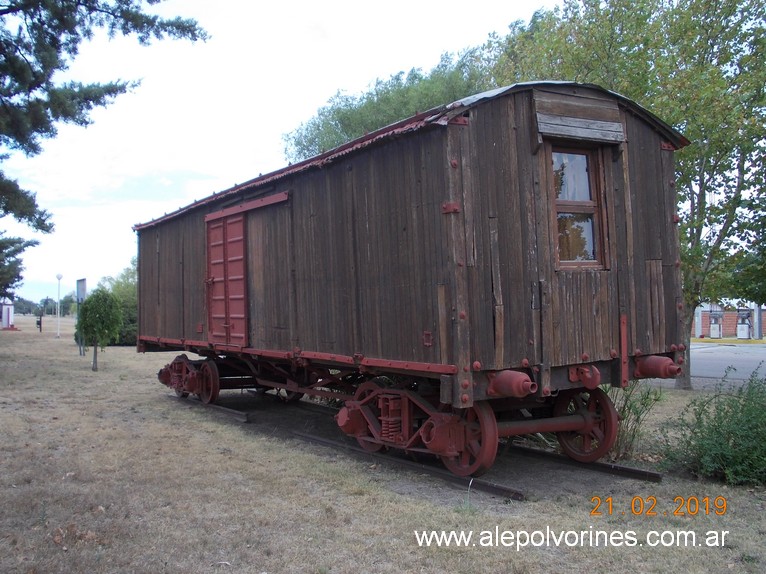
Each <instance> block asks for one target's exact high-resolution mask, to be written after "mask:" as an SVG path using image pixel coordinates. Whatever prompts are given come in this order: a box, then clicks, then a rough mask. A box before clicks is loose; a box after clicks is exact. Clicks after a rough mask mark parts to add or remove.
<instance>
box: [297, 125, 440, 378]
mask: <svg viewBox="0 0 766 574" xmlns="http://www.w3.org/2000/svg"><path fill="white" fill-rule="evenodd" d="M443 136H444V130H442V129H439V130H434V131H433V132H422V134H419V136H418V137H413V138H403V139H400V140H395V141H392V142H388V143H386V144H383V145H381V146H377V147H376V148H375V149H374V150H365V151H363V152H361V153H359V154H357V155H356V156H354V157H353V158H352V159H350V160H348V162H344V163H340V164H336V165H330V166H328V167H327V168H325V169H322V170H320V171H317V172H313V173H311V174H308V175H305V176H303V177H300V178H296V179H295V180H294V182H293V183H294V187H293V195H292V199H291V202H292V205H293V210H294V211H293V221H294V226H293V234H294V246H295V285H296V315H297V320H296V323H297V337H296V339H297V340H298V346H300V347H301V348H302V349H303V350H306V351H321V352H337V353H340V354H344V355H353V354H354V353H362V354H364V355H365V356H368V357H377V358H388V359H397V360H410V361H420V362H433V363H438V362H441V360H442V355H441V352H442V351H443V350H444V348H445V346H444V344H443V341H442V340H441V339H440V336H441V335H440V334H443V333H444V329H440V325H439V308H438V300H439V291H440V288H439V285H446V284H447V283H448V281H447V277H446V276H445V273H444V268H443V267H444V264H445V254H444V240H445V236H444V227H443V226H444V221H443V220H444V218H445V217H446V216H445V215H443V214H442V213H441V203H442V198H443V194H444V189H445V187H444V179H443V177H444V176H443V174H444V140H443ZM447 331H449V329H447Z"/></svg>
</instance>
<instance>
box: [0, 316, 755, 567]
mask: <svg viewBox="0 0 766 574" xmlns="http://www.w3.org/2000/svg"><path fill="white" fill-rule="evenodd" d="M16 319H17V326H18V327H20V329H21V330H20V331H2V332H0V438H1V439H2V440H1V441H0V572H3V573H6V572H7V573H22V574H31V573H35V574H47V573H59V572H60V573H64V572H67V573H69V572H83V573H84V572H88V573H90V572H108V573H112V572H114V573H123V572H124V573H130V572H136V573H144V572H146V573H150V572H151V573H157V572H169V573H176V572H178V573H203V572H232V573H235V572H236V573H250V572H252V573H256V574H260V573H263V572H266V573H269V574H273V573H282V572H286V573H288V572H289V573H292V572H306V573H352V572H353V573H357V572H369V573H379V572H380V573H389V572H391V573H393V572H397V573H399V572H413V573H415V572H418V573H420V572H423V573H430V572H508V573H537V572H589V573H590V572H610V573H611V572H614V571H616V570H620V571H635V572H658V573H659V572H663V573H664V572H669V571H683V572H684V573H693V572H762V571H763V570H764V567H765V566H766V551H765V550H764V547H763V544H762V540H763V537H764V535H766V520H765V519H764V516H765V513H764V507H765V506H766V492H764V489H762V488H734V487H727V486H724V485H721V484H718V483H713V482H707V481H696V480H690V479H685V478H680V477H674V476H666V477H665V478H664V479H663V481H662V482H661V483H659V484H655V483H646V482H640V481H636V480H631V479H625V478H617V477H614V476H611V475H605V474H600V473H595V472H591V471H584V470H581V469H577V468H573V467H569V466H564V465H552V464H550V463H548V462H544V461H534V460H531V459H528V458H518V457H516V458H514V457H513V456H503V457H501V458H500V459H498V462H497V464H496V465H495V466H494V467H493V468H492V470H491V471H490V473H489V474H488V475H486V477H487V478H489V479H491V480H495V481H498V482H500V481H502V482H507V483H511V484H513V485H514V486H515V487H516V488H518V489H519V490H522V491H524V492H525V493H527V500H525V501H523V502H516V501H510V500H503V499H501V498H496V497H492V496H489V495H483V494H478V493H476V492H470V491H468V490H467V489H459V488H455V487H452V486H449V485H446V484H444V483H442V482H440V481H435V480H434V479H430V478H427V477H424V476H422V475H419V474H418V473H415V472H412V471H402V470H398V469H396V468H394V467H392V466H389V465H386V464H381V463H377V462H370V461H369V460H362V459H358V458H354V457H353V456H351V455H349V454H347V453H344V452H338V451H335V450H331V449H328V448H326V447H321V446H315V445H310V444H306V443H304V442H300V441H296V440H294V439H292V438H289V436H290V430H291V429H296V428H301V426H303V425H305V424H307V423H306V421H304V420H302V419H298V420H294V421H291V422H290V425H287V427H286V426H285V425H284V424H275V423H273V422H272V420H273V419H272V418H269V416H267V415H268V413H271V411H272V410H273V409H278V408H279V405H275V404H273V401H272V402H267V401H264V402H263V403H262V405H263V407H262V408H263V417H260V418H259V417H258V416H257V413H256V416H255V417H254V420H253V422H252V423H251V424H242V423H238V422H236V421H234V420H232V419H231V418H230V417H227V416H225V415H222V414H220V413H219V412H216V411H213V410H210V409H203V408H199V407H196V406H194V405H193V404H192V403H188V402H186V403H185V402H183V401H180V400H177V399H175V398H170V397H169V392H168V390H167V389H166V388H165V387H163V386H162V385H160V384H159V383H158V382H157V380H156V372H157V370H158V369H159V368H160V367H161V366H163V365H164V364H165V363H167V362H169V361H170V360H171V359H172V358H173V354H170V355H168V354H159V353H157V354H147V355H139V354H136V352H135V350H134V349H132V348H108V349H107V350H106V351H105V352H104V353H99V361H98V363H99V371H98V372H93V371H91V368H90V367H91V356H90V354H88V355H87V356H85V357H81V356H79V353H78V349H77V346H76V345H75V344H74V342H73V338H72V331H73V325H72V322H71V320H69V319H64V320H62V325H61V337H60V338H56V329H55V319H51V320H48V321H47V323H46V329H45V331H44V332H43V333H39V332H38V331H37V330H36V328H35V326H34V318H32V317H18V316H17V318H16ZM690 396H692V395H691V394H690V393H682V392H679V391H674V390H667V389H666V390H663V398H662V400H661V402H660V403H659V404H658V405H657V406H656V407H655V410H654V411H653V413H652V416H651V417H650V422H649V424H648V427H647V431H646V436H645V439H644V442H643V443H642V444H643V452H642V453H640V458H641V460H640V461H639V462H641V463H642V464H651V463H652V461H653V460H654V458H655V457H654V455H653V451H654V449H655V445H656V444H657V440H658V430H657V429H658V426H659V425H660V424H661V423H662V422H663V421H664V420H667V419H668V418H670V417H672V416H674V415H675V413H677V412H678V410H679V409H680V408H681V407H682V406H683V405H684V404H685V403H686V401H688V399H689V398H690ZM260 408H261V406H260V405H259V406H258V409H260ZM267 409H268V412H267ZM724 502H725V505H726V506H725V509H724V508H723V504H724ZM681 512H683V514H681ZM431 531H435V532H437V533H441V532H442V531H445V532H446V533H447V534H449V533H450V532H452V531H454V532H455V533H456V534H462V535H463V536H467V535H468V534H469V533H471V540H470V541H468V542H467V544H464V545H461V546H457V545H456V541H455V539H452V541H451V544H450V546H449V547H447V546H446V545H444V544H442V545H441V546H439V545H437V544H436V542H435V540H432V541H431V542H432V543H431V545H430V546H427V545H425V544H419V543H418V538H417V537H418V536H422V533H423V532H426V533H429V532H431Z"/></svg>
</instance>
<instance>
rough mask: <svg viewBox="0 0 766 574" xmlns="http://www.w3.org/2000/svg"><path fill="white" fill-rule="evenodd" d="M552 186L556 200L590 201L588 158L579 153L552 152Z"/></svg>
mask: <svg viewBox="0 0 766 574" xmlns="http://www.w3.org/2000/svg"><path fill="white" fill-rule="evenodd" d="M553 185H554V189H555V191H556V199H562V200H565V201H590V200H591V194H590V183H589V182H588V156H587V155H585V154H579V153H565V152H559V151H555V152H553Z"/></svg>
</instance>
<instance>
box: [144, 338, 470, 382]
mask: <svg viewBox="0 0 766 574" xmlns="http://www.w3.org/2000/svg"><path fill="white" fill-rule="evenodd" d="M139 342H140V343H153V344H156V345H158V346H160V347H167V348H168V350H171V348H175V350H184V351H194V350H195V349H197V350H202V351H205V353H206V354H209V353H210V352H211V351H212V352H223V353H240V354H242V355H247V356H251V357H264V358H268V359H284V360H294V359H303V360H307V361H317V362H320V363H325V364H328V365H338V366H340V365H342V366H346V367H348V366H353V367H361V369H360V370H364V368H365V367H366V368H368V369H376V368H378V369H388V370H392V371H404V372H409V373H412V374H429V373H430V374H435V375H454V374H456V373H457V371H458V368H457V367H456V366H455V365H445V364H441V363H418V362H413V361H388V360H385V359H374V358H369V357H364V356H363V355H354V356H353V357H349V356H347V355H340V354H335V353H317V352H313V351H302V350H300V349H295V350H294V351H275V350H272V349H254V348H252V347H238V346H236V345H223V344H220V343H210V342H208V341H196V340H191V339H168V338H165V337H148V336H144V335H142V336H141V337H139Z"/></svg>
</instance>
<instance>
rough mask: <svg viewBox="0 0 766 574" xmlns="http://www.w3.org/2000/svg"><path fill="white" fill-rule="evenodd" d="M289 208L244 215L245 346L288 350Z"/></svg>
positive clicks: (291, 305) (291, 295) (291, 308)
mask: <svg viewBox="0 0 766 574" xmlns="http://www.w3.org/2000/svg"><path fill="white" fill-rule="evenodd" d="M292 253H293V245H292V209H291V207H290V205H289V204H288V203H281V204H277V205H272V206H269V207H265V208H262V209H255V210H253V211H250V212H248V213H247V249H246V251H245V256H246V257H247V267H248V270H249V271H248V278H249V281H248V299H249V305H250V308H249V315H250V341H249V345H250V346H251V347H254V348H256V349H280V350H291V349H293V348H294V347H295V345H296V344H297V341H296V340H295V338H294V332H295V285H294V282H293V279H292V275H293V268H294V260H293V255H292Z"/></svg>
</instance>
